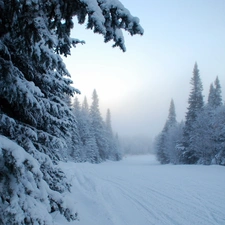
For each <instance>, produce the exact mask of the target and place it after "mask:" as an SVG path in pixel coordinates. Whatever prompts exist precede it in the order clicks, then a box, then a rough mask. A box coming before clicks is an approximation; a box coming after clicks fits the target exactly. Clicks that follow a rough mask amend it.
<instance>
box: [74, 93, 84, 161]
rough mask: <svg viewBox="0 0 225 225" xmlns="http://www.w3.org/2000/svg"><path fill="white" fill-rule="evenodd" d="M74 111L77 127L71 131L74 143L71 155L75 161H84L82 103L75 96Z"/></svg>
mask: <svg viewBox="0 0 225 225" xmlns="http://www.w3.org/2000/svg"><path fill="white" fill-rule="evenodd" d="M72 111H73V113H74V116H75V119H76V127H77V129H76V130H74V132H72V133H71V136H72V145H71V148H70V156H71V157H72V160H74V161H75V162H83V161H84V159H85V152H84V150H83V148H82V141H81V131H80V129H81V126H82V121H81V105H80V102H79V100H78V98H77V97H75V99H74V102H73V104H72Z"/></svg>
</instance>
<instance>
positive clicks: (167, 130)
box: [155, 99, 177, 164]
mask: <svg viewBox="0 0 225 225" xmlns="http://www.w3.org/2000/svg"><path fill="white" fill-rule="evenodd" d="M176 126H177V120H176V112H175V105H174V101H173V99H172V100H171V102H170V107H169V115H168V118H167V121H166V123H165V125H164V128H163V130H162V132H161V133H160V134H159V135H158V137H157V139H156V144H155V149H156V155H157V159H158V160H159V161H160V162H161V163H162V164H165V163H169V162H170V161H171V155H173V151H175V145H176V144H174V146H173V147H171V148H169V144H170V145H171V142H172V135H171V133H172V132H173V133H174V132H175V131H174V129H175V127H176Z"/></svg>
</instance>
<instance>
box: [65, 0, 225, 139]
mask: <svg viewBox="0 0 225 225" xmlns="http://www.w3.org/2000/svg"><path fill="white" fill-rule="evenodd" d="M121 2H122V3H123V4H124V5H125V6H126V7H127V8H128V9H129V10H130V12H131V13H132V15H135V16H137V17H139V18H140V21H141V25H142V26H143V28H144V30H145V33H144V35H143V36H134V37H131V36H130V35H127V34H126V33H124V36H125V41H126V47H127V52H126V53H123V52H122V51H121V50H119V49H115V48H112V47H111V46H112V43H106V44H105V43H104V41H103V37H102V36H101V35H98V34H93V32H92V31H90V30H86V29H85V25H82V26H81V25H78V24H77V23H76V22H75V26H74V30H73V32H72V35H71V36H72V37H75V38H78V39H81V40H85V41H86V44H85V45H79V46H77V48H75V49H73V50H72V54H71V56H69V57H68V58H66V59H65V60H64V61H65V63H66V65H67V68H68V70H69V71H70V73H71V75H72V80H73V81H74V84H73V85H74V87H76V88H78V89H79V90H80V91H81V95H80V96H78V97H79V100H80V101H81V102H82V101H83V98H84V96H87V98H88V101H89V104H91V95H92V92H93V90H94V89H96V91H97V94H98V96H99V104H100V109H101V113H102V116H103V118H105V115H106V110H107V108H109V109H110V110H111V116H112V126H113V130H114V131H115V132H117V133H118V134H119V136H130V137H132V136H145V137H149V138H153V137H154V136H155V135H157V134H158V133H159V132H160V131H161V129H162V128H163V125H164V123H165V121H166V119H167V115H168V110H169V105H170V101H171V98H173V99H174V103H175V108H176V114H177V120H178V121H181V120H184V119H185V112H186V108H187V101H188V96H189V92H190V79H191V77H192V70H193V67H194V63H195V62H197V63H198V66H199V70H200V76H201V79H202V83H203V88H204V95H205V99H204V100H205V102H206V101H207V98H208V91H209V86H210V84H211V83H212V82H214V80H215V78H216V76H218V77H219V80H220V83H221V86H222V95H223V100H224V99H225V98H224V97H225V91H223V90H224V88H225V76H224V73H225V63H224V60H225V48H224V47H225V26H224V21H225V14H224V10H225V1H224V0H217V1H211V0H198V1H195V0H189V1H180V0H172V1H167V0H159V1H153V0H150V1H147V2H146V1H144V0H138V1H137V0H136V1H134V0H133V1H130V0H121Z"/></svg>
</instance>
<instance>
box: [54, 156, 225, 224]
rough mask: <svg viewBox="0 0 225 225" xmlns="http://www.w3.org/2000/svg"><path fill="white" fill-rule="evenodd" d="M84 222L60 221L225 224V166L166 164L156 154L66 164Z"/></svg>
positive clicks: (60, 220)
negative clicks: (116, 159)
mask: <svg viewBox="0 0 225 225" xmlns="http://www.w3.org/2000/svg"><path fill="white" fill-rule="evenodd" d="M60 166H61V167H62V168H63V170H64V171H65V173H66V174H67V176H68V178H69V180H70V181H71V183H72V185H73V186H72V189H71V193H69V194H68V196H67V198H68V201H70V202H71V207H75V208H76V210H77V212H78V215H79V221H74V222H71V223H68V222H67V221H65V220H64V219H63V218H62V217H60V216H59V214H55V215H54V217H55V220H56V224H57V225H67V224H72V225H75V224H77V225H153V224H155V225H190V224H191V225H223V224H225V213H224V212H225V192H224V190H225V179H224V173H225V167H222V166H202V165H160V164H158V163H157V161H156V160H155V158H154V156H152V155H145V156H131V157H127V158H125V159H123V160H122V161H120V162H111V161H107V162H105V163H102V164H97V165H96V164H89V163H78V164H75V163H61V164H60Z"/></svg>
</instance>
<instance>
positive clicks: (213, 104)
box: [208, 77, 223, 109]
mask: <svg viewBox="0 0 225 225" xmlns="http://www.w3.org/2000/svg"><path fill="white" fill-rule="evenodd" d="M214 85H215V87H214ZM214 85H213V84H211V85H210V89H209V96H208V106H209V107H210V108H212V109H215V108H217V107H220V106H222V104H223V102H222V95H221V86H220V81H219V78H218V77H216V80H215V82H214Z"/></svg>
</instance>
